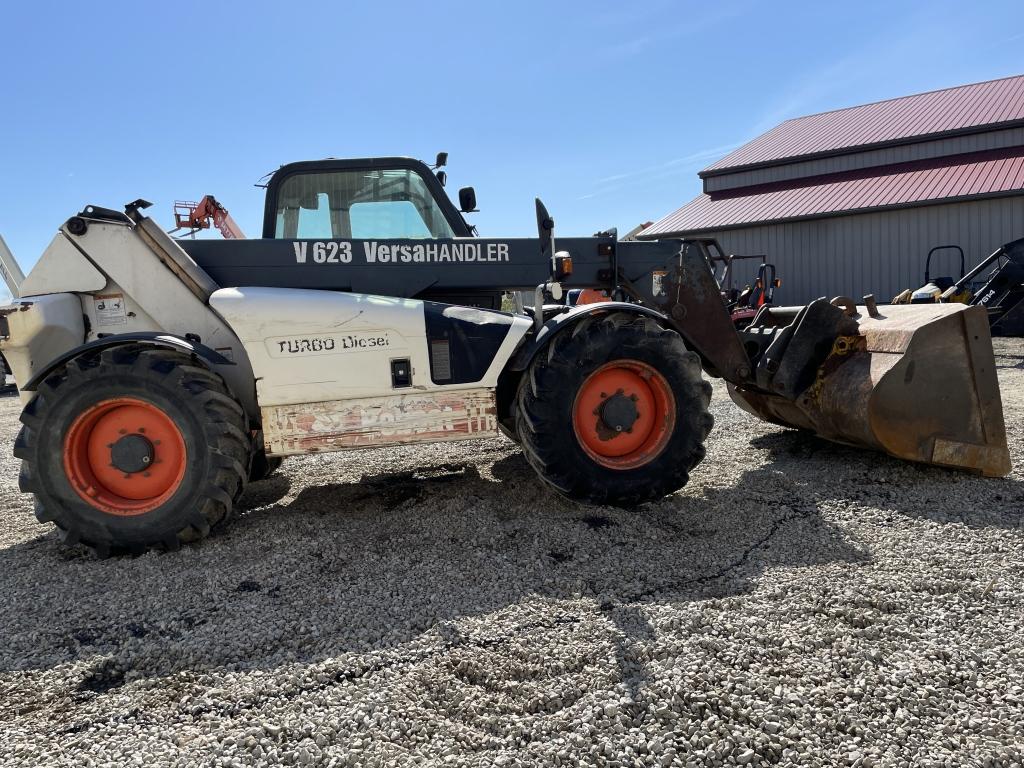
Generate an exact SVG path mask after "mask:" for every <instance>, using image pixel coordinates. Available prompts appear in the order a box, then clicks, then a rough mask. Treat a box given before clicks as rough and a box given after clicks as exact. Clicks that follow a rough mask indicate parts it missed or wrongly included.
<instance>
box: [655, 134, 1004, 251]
mask: <svg viewBox="0 0 1024 768" xmlns="http://www.w3.org/2000/svg"><path fill="white" fill-rule="evenodd" d="M1017 190H1024V147H1008V148H1004V149H997V150H990V151H987V152H974V153H971V154H967V155H953V156H949V157H941V158H932V159H929V160H921V161H916V162H912V163H902V164H899V165H888V166H882V167H876V168H862V169H859V170H856V171H848V172H845V173H836V174H829V175H827V176H816V177H812V178H803V179H795V180H791V181H786V182H777V183H774V184H762V185H759V186H753V187H743V188H741V189H736V190H729V191H726V192H720V193H712V194H711V195H707V194H704V195H700V196H699V197H697V198H695V199H693V200H691V201H690V202H689V203H687V204H686V205H684V206H683V207H682V208H680V209H679V210H677V211H675V212H674V213H670V214H669V215H668V216H665V217H664V218H662V219H660V220H658V221H656V222H654V224H652V225H651V226H650V227H648V228H647V229H645V230H644V231H643V233H642V235H641V237H643V238H645V239H646V238H650V237H653V236H657V235H666V234H670V233H678V232H695V231H700V230H715V229H722V228H725V227H735V226H739V225H743V224H755V223H758V222H764V221H779V220H788V219H798V218H818V217H821V216H828V215H831V214H837V213H846V212H851V211H864V210H871V209H875V208H886V207H891V206H900V205H914V204H923V203H927V202H928V201H939V200H943V201H945V200H946V199H951V198H953V199H955V198H964V197H973V196H977V195H991V194H999V193H1007V192H1013V191H1017Z"/></svg>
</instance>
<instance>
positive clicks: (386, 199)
mask: <svg viewBox="0 0 1024 768" xmlns="http://www.w3.org/2000/svg"><path fill="white" fill-rule="evenodd" d="M274 236H275V237H278V238H287V239H302V238H317V239H319V238H325V239H326V238H339V239H340V238H351V237H354V238H375V237H380V238H416V239H429V238H450V237H454V236H455V235H454V232H453V231H452V228H451V226H450V225H449V224H448V221H447V219H445V217H444V213H443V212H442V211H441V209H440V207H439V206H438V205H437V202H436V201H435V200H434V196H433V195H432V194H431V192H430V189H429V188H428V187H427V185H426V183H425V182H424V180H423V178H422V177H421V176H420V175H419V174H418V173H416V172H415V171H411V170H406V169H397V168H396V169H385V170H369V169H367V170H350V171H329V172H326V173H299V174H295V175H293V176H290V177H289V178H287V179H285V181H284V182H283V183H282V184H281V186H280V188H279V191H278V197H277V223H276V229H275V233H274Z"/></svg>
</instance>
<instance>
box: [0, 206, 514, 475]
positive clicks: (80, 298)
mask: <svg viewBox="0 0 1024 768" xmlns="http://www.w3.org/2000/svg"><path fill="white" fill-rule="evenodd" d="M151 224H152V222H150V221H149V220H144V221H143V223H142V224H140V225H138V226H131V225H130V224H129V223H128V222H124V223H122V222H118V221H101V220H96V221H89V225H88V230H87V231H86V232H85V233H82V234H80V233H76V234H74V235H73V234H71V233H69V232H67V231H66V230H64V229H62V230H61V231H60V232H58V233H57V235H56V237H55V238H54V240H53V242H52V243H51V244H50V246H49V247H48V248H47V250H46V252H45V253H44V254H43V255H42V257H41V258H40V259H39V261H38V263H37V264H36V266H35V268H34V269H32V270H31V272H30V273H29V275H28V276H27V277H24V278H21V275H20V270H17V264H16V262H14V260H13V257H10V254H9V252H7V253H6V254H5V258H4V265H5V269H7V271H8V272H15V270H17V273H18V274H17V277H18V278H21V279H20V280H19V283H20V286H19V287H20V297H19V298H16V299H14V300H13V301H12V303H11V304H9V305H8V306H6V307H3V308H0V317H2V318H3V321H4V322H3V323H2V324H0V325H2V326H3V328H2V330H3V334H2V336H3V338H0V351H2V352H3V354H4V356H5V357H6V358H7V360H8V361H9V363H10V366H11V369H12V372H13V374H14V377H15V380H16V381H17V382H18V384H19V386H24V385H25V384H26V383H28V382H29V381H30V380H31V379H32V378H33V377H34V376H35V375H37V374H38V373H39V372H40V371H44V370H46V368H47V367H48V366H49V365H50V364H51V363H52V362H53V361H55V360H56V359H57V358H59V357H60V356H61V355H63V354H65V353H67V352H70V351H71V350H74V349H76V348H78V347H81V346H82V345H84V344H87V343H89V342H98V343H102V340H103V339H106V338H108V337H111V336H120V335H123V334H137V333H146V332H149V333H152V332H160V333H166V334H173V335H174V336H176V337H179V338H180V339H189V340H193V341H194V342H195V343H196V344H200V343H201V344H202V345H203V346H205V347H207V348H209V349H211V350H213V351H214V352H216V353H217V355H218V356H219V357H222V358H223V360H222V362H221V363H216V362H215V363H212V364H211V367H212V368H213V369H214V370H215V371H216V372H217V373H219V374H221V375H222V376H223V377H224V379H225V381H226V382H227V384H228V386H229V387H230V388H231V390H232V392H233V393H234V394H235V395H236V396H237V397H238V398H239V400H240V401H241V403H242V405H243V407H245V408H246V411H247V412H248V415H249V419H250V423H251V424H252V426H253V428H254V429H262V430H263V435H264V446H265V449H266V451H267V453H268V454H270V455H288V454H299V453H310V452H317V451H334V450H345V449H350V448H361V447H373V446H379V445H393V444H399V443H412V442H423V441H429V442H437V441H443V440H461V439H467V438H476V437H486V436H491V435H494V434H497V431H498V424H497V407H496V399H495V392H496V387H497V383H498V377H499V375H500V373H501V372H502V370H503V369H504V367H505V366H506V364H507V363H508V361H509V359H510V358H511V356H512V354H513V352H514V351H515V350H516V348H517V346H518V345H519V343H520V342H521V341H522V340H523V338H524V336H526V335H527V333H528V332H529V330H530V327H531V322H530V320H529V319H527V318H526V317H523V316H518V315H510V314H507V313H503V312H492V311H487V310H476V309H471V308H467V307H447V305H436V304H434V305H429V307H430V310H429V311H430V312H431V313H432V317H433V318H434V322H435V323H441V324H444V323H446V322H451V323H461V324H463V325H468V326H470V327H479V328H483V329H485V331H487V335H488V336H489V338H491V339H494V340H495V341H494V343H493V349H489V350H485V354H487V355H490V357H488V358H487V361H489V362H487V364H486V365H485V366H482V367H480V368H479V377H475V380H471V381H470V380H459V381H447V380H445V372H444V367H445V365H446V362H445V358H444V355H446V354H448V352H447V351H444V350H442V351H443V354H439V352H438V350H439V349H440V347H438V346H436V344H437V340H436V339H435V340H433V341H432V340H431V339H428V330H427V325H428V320H427V317H426V315H427V311H428V310H427V308H428V303H426V302H423V301H417V300H411V299H397V298H386V297H379V296H369V295H364V294H354V293H341V292H330V291H318V290H299V289H290V288H246V287H235V288H220V287H219V286H217V285H215V284H213V283H212V281H210V279H209V277H208V276H206V274H205V272H203V271H202V270H201V269H200V268H199V267H198V266H197V265H196V264H195V262H194V261H192V259H191V258H190V257H189V256H188V254H187V253H185V251H183V250H182V249H181V248H180V247H179V246H177V244H176V243H175V241H174V240H173V239H171V238H170V237H168V236H167V235H166V234H164V233H163V232H162V231H161V230H159V229H158V228H156V227H155V225H152V226H147V225H151ZM8 263H10V264H13V265H14V269H11V268H9V267H8ZM168 271H170V272H172V273H173V274H172V275H168V274H167V272H168ZM449 313H451V314H452V315H453V316H452V317H449V316H448V315H449ZM432 355H433V357H432ZM208 364H210V363H209V361H208ZM33 395H34V393H33V392H30V391H23V392H22V399H23V400H24V401H25V402H28V401H29V400H30V399H31V398H32V397H33Z"/></svg>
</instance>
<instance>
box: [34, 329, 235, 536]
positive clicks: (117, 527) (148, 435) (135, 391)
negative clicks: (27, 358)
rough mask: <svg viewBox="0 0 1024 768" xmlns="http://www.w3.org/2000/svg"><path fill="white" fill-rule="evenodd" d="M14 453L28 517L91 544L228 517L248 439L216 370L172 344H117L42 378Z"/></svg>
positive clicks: (192, 531)
mask: <svg viewBox="0 0 1024 768" xmlns="http://www.w3.org/2000/svg"><path fill="white" fill-rule="evenodd" d="M21 421H22V424H23V425H24V426H23V427H22V429H21V432H20V433H19V434H18V438H17V441H16V442H15V450H14V454H15V456H17V457H18V458H20V459H21V460H22V469H21V476H20V485H21V490H22V491H25V492H29V493H32V494H34V495H35V497H36V517H37V518H38V519H39V520H40V522H53V523H54V524H55V525H56V526H57V528H58V529H59V530H60V531H61V533H62V536H63V538H64V540H65V541H66V542H67V543H69V544H74V543H79V542H80V543H82V544H85V545H87V546H89V547H91V548H93V549H94V550H96V552H97V553H98V554H100V555H108V554H113V553H116V552H133V553H138V552H143V551H145V550H146V549H149V548H151V547H161V548H164V549H169V550H170V549H177V548H178V547H179V546H180V544H181V543H182V542H187V541H194V540H196V539H201V538H203V537H205V536H206V535H207V534H208V533H209V531H210V529H211V528H212V527H214V526H216V525H219V524H222V523H224V522H226V520H227V519H228V518H229V517H230V515H231V512H232V508H233V504H234V500H235V499H236V498H238V496H239V495H241V491H242V489H243V488H244V484H245V480H246V478H247V475H248V473H247V471H246V468H247V467H248V466H249V450H250V441H249V438H248V436H247V434H246V419H245V415H244V412H243V410H242V407H241V406H240V405H239V404H238V402H237V401H236V400H235V399H234V398H233V397H232V396H231V394H230V392H229V391H228V389H227V387H226V386H225V384H224V382H223V380H222V379H221V378H220V377H219V376H217V375H216V374H214V373H212V372H211V371H209V370H208V369H206V368H203V367H200V366H199V365H198V364H197V363H196V362H195V361H194V359H193V358H191V357H190V356H188V355H184V354H181V353H178V352H174V351H170V350H164V349H153V348H147V347H142V346H134V345H131V346H129V345H126V346H120V347H114V348H112V349H106V350H103V351H102V352H99V353H94V354H91V355H85V356H82V357H79V358H76V359H74V360H71V361H70V362H69V363H67V365H66V366H65V367H64V368H63V369H62V370H60V371H59V372H57V373H55V374H54V375H52V376H50V377H48V378H47V379H46V380H45V381H44V382H43V383H42V384H40V386H39V388H38V390H37V393H36V397H35V398H34V399H33V400H32V401H31V402H30V403H29V404H28V405H27V406H26V407H25V409H24V411H23V412H22V416H21Z"/></svg>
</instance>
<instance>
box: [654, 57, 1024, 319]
mask: <svg viewBox="0 0 1024 768" xmlns="http://www.w3.org/2000/svg"><path fill="white" fill-rule="evenodd" d="M699 175H700V178H701V179H702V181H703V185H704V193H703V194H701V195H700V196H699V197H697V198H695V199H694V200H691V201H690V202H689V203H687V204H686V205H684V206H683V207H682V208H680V209H678V210H677V211H674V212H673V213H670V214H668V215H667V216H665V217H663V218H662V219H660V220H658V221H656V222H655V223H654V224H652V225H651V226H650V227H648V228H646V229H644V230H643V232H641V233H640V234H639V238H640V239H653V238H657V237H666V236H670V235H671V236H682V237H685V236H694V235H700V236H703V237H706V236H712V237H716V238H718V240H719V241H720V243H721V245H722V249H723V250H724V251H725V252H727V253H735V254H766V255H767V256H768V258H769V260H771V261H773V262H774V263H775V264H776V265H777V266H778V269H779V276H780V277H781V278H782V279H783V288H782V289H781V291H780V293H779V294H778V295H777V299H778V300H780V301H782V302H784V303H804V302H807V301H810V300H812V299H814V298H816V297H818V296H826V295H827V296H834V295H837V294H845V295H851V296H856V297H859V296H861V295H863V294H865V293H874V294H875V295H876V296H877V297H878V299H879V300H880V301H888V300H889V299H890V298H891V297H892V296H894V295H895V294H896V293H898V292H899V291H900V290H902V289H903V288H911V287H917V286H918V285H920V283H921V282H922V278H923V273H924V260H925V256H926V254H927V253H928V251H929V249H931V248H933V247H935V246H940V245H959V246H960V247H962V248H963V250H964V252H965V253H966V256H967V268H968V269H970V267H971V266H972V265H973V264H975V263H977V262H978V261H980V260H981V259H982V258H983V257H984V256H987V255H988V254H989V253H991V252H992V251H994V250H995V249H996V248H998V247H999V246H1000V245H1002V244H1003V243H1007V242H1009V241H1011V240H1015V239H1017V238H1020V237H1024V76H1017V77H1010V78H1005V79H1002V80H992V81H989V82H984V83H975V84H972V85H963V86H959V87H957V88H948V89H945V90H941V91H932V92H930V93H922V94H917V95H914V96H905V97H903V98H898V99H890V100H888V101H881V102H876V103H874V104H866V105H863V106H859V107H850V108H848V109H840V110H836V111H833V112H824V113H821V114H817V115H809V116H807V117H799V118H795V119H792V120H787V121H786V122H784V123H782V124H781V125H778V126H776V127H775V128H773V129H772V130H770V131H768V132H767V133H765V134H763V135H762V136H759V137H758V138H756V139H754V140H753V141H751V142H749V143H747V144H745V145H743V146H742V147H740V148H739V149H737V150H735V151H733V152H731V153H730V154H728V155H727V156H725V157H724V158H722V159H721V160H719V161H718V162H716V163H714V164H713V165H710V166H709V167H707V168H705V169H704V170H703V171H701V172H700V174H699ZM954 262H957V259H956V257H955V252H954V251H943V252H942V253H938V254H936V256H935V259H934V261H933V264H934V267H933V269H932V275H933V276H935V275H937V274H938V275H950V276H952V277H954V278H956V277H959V263H954ZM954 273H956V274H954Z"/></svg>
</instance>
